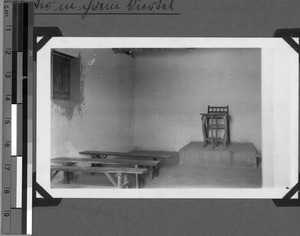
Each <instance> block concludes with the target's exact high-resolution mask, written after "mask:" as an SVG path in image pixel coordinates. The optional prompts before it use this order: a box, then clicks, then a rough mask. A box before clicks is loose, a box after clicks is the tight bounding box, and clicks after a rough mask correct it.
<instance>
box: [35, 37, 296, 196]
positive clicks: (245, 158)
mask: <svg viewBox="0 0 300 236" xmlns="http://www.w3.org/2000/svg"><path fill="white" fill-rule="evenodd" d="M55 40H56V41H55ZM65 40H67V41H68V42H69V41H70V42H71V41H72V39H70V38H69V39H68V38H67V39H64V38H55V39H54V41H55V42H56V43H55V42H54V43H52V44H51V42H50V45H49V46H48V45H46V46H48V47H46V49H45V50H44V52H46V54H45V56H43V57H38V81H44V83H43V84H41V86H43V85H44V84H45V80H47V81H46V84H47V85H50V86H49V89H47V91H46V90H44V89H42V88H41V87H39V84H38V87H37V92H38V97H39V93H40V94H41V96H43V98H44V101H46V102H45V103H43V101H42V100H43V99H39V100H38V102H39V103H40V105H41V107H43V109H38V111H41V112H40V115H39V114H38V118H37V119H38V128H37V132H38V134H41V135H42V136H43V135H45V136H44V137H45V138H42V137H41V139H38V140H41V141H40V146H39V142H38V146H37V150H38V152H39V150H41V152H43V154H44V155H43V160H44V161H43V162H42V163H43V164H42V165H41V166H42V168H41V172H39V164H38V172H37V175H38V178H40V176H41V179H43V178H44V179H45V180H46V181H49V182H48V183H47V186H48V187H49V188H50V189H49V191H50V192H54V193H57V194H58V193H63V194H66V193H69V194H70V195H68V196H70V197H71V195H72V194H73V193H76V197H78V196H80V193H81V191H82V190H85V191H86V190H88V191H90V192H91V193H93V191H99V193H102V195H101V196H107V195H105V193H107V194H109V193H111V192H110V191H112V193H117V194H118V197H119V196H123V194H124V196H126V197H128V196H130V197H147V196H153V197H154V198H156V197H168V196H169V195H170V194H174V193H177V194H178V195H177V196H180V195H181V194H183V196H184V197H187V196H188V197H189V196H190V197H200V198H201V197H202V196H207V195H205V194H204V195H202V194H203V192H205V193H206V194H208V195H209V196H211V197H212V198H214V197H234V196H235V194H236V193H237V192H239V193H240V194H242V195H241V196H247V197H260V196H263V194H264V190H265V189H266V188H274V190H278V189H279V192H280V191H282V190H283V191H284V190H285V189H286V188H290V186H292V185H293V181H296V179H297V173H296V172H297V170H296V169H295V170H294V171H293V165H292V163H293V161H294V160H293V159H292V155H290V159H288V160H285V161H286V162H289V163H291V165H290V166H288V167H290V168H287V169H284V168H282V166H281V165H280V162H281V161H282V159H283V158H282V157H280V154H281V152H282V150H283V148H282V147H283V146H284V145H290V144H291V143H293V142H291V141H290V140H287V137H286V136H288V137H289V138H290V139H291V140H292V139H293V138H294V140H295V141H296V137H292V136H290V135H292V134H293V128H297V121H296V120H293V119H294V117H293V116H292V112H293V111H292V110H291V107H292V106H294V105H296V102H295V101H294V103H295V104H293V102H292V101H291V100H290V96H292V95H293V93H295V91H293V89H294V90H295V88H294V87H293V86H292V84H284V85H282V84H281V83H280V80H278V83H277V84H276V83H274V78H272V79H273V86H274V85H275V86H274V87H273V88H271V87H270V85H271V84H270V83H269V82H268V81H269V79H268V77H267V74H268V73H272V70H273V71H274V70H275V69H274V65H277V64H278V63H279V64H281V63H282V62H281V60H280V58H279V59H278V55H279V56H281V57H282V55H284V56H285V60H284V61H286V64H288V62H289V61H290V60H292V59H293V58H294V56H295V55H294V54H293V53H291V50H289V48H288V47H284V44H283V45H281V44H280V43H279V44H278V43H277V42H276V40H275V42H274V40H273V42H265V41H264V40H262V41H259V40H253V39H252V40H249V39H248V40H247V39H239V40H230V39H228V40H227V41H226V40H225V42H224V40H222V41H223V42H222V41H221V40H218V39H211V40H210V39H205V40H204V39H198V40H197V39H177V40H174V39H172V40H168V39H164V40H160V39H155V38H154V39H151V38H150V39H144V40H143V39H128V38H127V39H123V40H122V39H120V38H119V39H114V40H115V41H114V42H111V41H109V40H107V39H105V40H104V39H101V38H88V39H87V40H88V41H89V42H90V44H87V43H84V44H83V43H82V42H84V38H74V39H73V41H72V42H73V43H71V44H70V43H68V42H66V41H65ZM270 41H271V40H270ZM126 43H127V44H126ZM222 43H223V45H222ZM270 43H273V44H274V45H275V46H273V48H272V44H270ZM120 44H121V45H122V47H120ZM151 44H152V45H153V46H152V45H151ZM66 45H69V46H68V47H65V46H66ZM74 45H76V46H74ZM83 45H89V46H88V48H87V47H83ZM93 45H104V46H102V47H101V46H98V47H93ZM139 45H140V46H139ZM239 45H241V46H239ZM259 45H261V46H259ZM266 45H267V46H266ZM270 45H271V46H270ZM278 47H281V48H280V49H281V50H278ZM283 49H284V50H283ZM270 50H272V51H273V52H274V53H273V55H272V54H271V58H267V56H266V55H265V53H264V52H266V51H268V52H269V51H270ZM276 50H277V51H276ZM278 51H279V52H278ZM276 53H277V54H278V55H277V54H276ZM41 55H43V54H41ZM268 55H269V57H270V53H269V54H268ZM276 56H277V57H276ZM276 60H278V61H276ZM276 63H277V64H276ZM294 64H295V63H294ZM282 66H284V65H282V64H281V65H279V66H277V68H278V70H280V67H282ZM288 66H289V67H291V70H290V75H288V76H290V77H292V76H293V73H296V67H295V68H294V69H293V68H292V67H293V64H288ZM39 72H40V73H39ZM45 75H47V76H45ZM39 76H41V77H39ZM295 79H296V78H295ZM292 82H293V81H292ZM276 86H280V89H285V90H286V91H287V92H288V93H286V94H285V95H283V96H282V95H281V94H280V96H278V95H279V94H276V89H278V88H276ZM282 86H283V87H282ZM296 92H297V91H296ZM277 96H278V97H277ZM278 99H280V102H278ZM274 101H276V104H275V105H274ZM276 106H280V107H276ZM282 108H284V109H286V113H285V114H284V115H282V114H281V113H282V111H283V110H282ZM279 111H280V112H279ZM277 113H280V114H278V115H277ZM274 114H276V116H275V119H274ZM42 117H45V118H46V119H42ZM39 118H40V119H41V120H40V121H39ZM282 121H284V122H285V124H283V123H282ZM39 124H41V126H39ZM274 127H275V130H274ZM44 131H45V132H44ZM270 132H271V133H270ZM264 137H265V138H264ZM273 145H279V146H278V147H277V149H276V148H272V150H270V149H268V146H272V147H273ZM282 145H283V146H282ZM43 147H45V148H46V149H45V148H43ZM40 148H43V150H42V149H40ZM295 148H296V146H290V147H288V148H287V147H286V146H285V148H284V151H285V152H286V150H288V151H289V152H290V153H293V151H295V150H296V149H295ZM276 150H277V153H276V155H278V158H277V159H274V157H275V156H276V155H274V154H271V151H276ZM45 154H47V155H45ZM46 157H47V158H46ZM285 159H286V158H285ZM41 160H42V159H38V163H39V162H40V161H41ZM296 163H297V162H296ZM285 168H286V167H285ZM277 172H281V173H285V174H284V175H281V176H280V179H276V175H277ZM46 188H47V187H46ZM220 189H222V192H219V193H218V190H220ZM250 192H251V193H250ZM269 192H270V191H269ZM253 193H254V194H253ZM271 193H272V191H271ZM77 194H78V195H77ZM188 194H190V195H188ZM256 194H257V195H256ZM274 194H275V193H274ZM86 195H87V194H86V193H85V195H84V196H86ZM72 196H73V195H72ZM74 196H75V195H74ZM91 196H94V197H95V196H98V195H93V194H92V195H91ZM101 196H100V197H101ZM110 196H111V197H114V196H115V195H114V194H113V195H110ZM238 196H239V195H238Z"/></svg>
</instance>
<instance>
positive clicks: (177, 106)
mask: <svg viewBox="0 0 300 236" xmlns="http://www.w3.org/2000/svg"><path fill="white" fill-rule="evenodd" d="M134 66H135V70H134V72H135V74H134V75H135V146H136V148H138V149H146V150H167V151H178V150H179V149H180V148H182V147H183V146H185V145H186V144H188V143H189V142H191V141H202V140H203V136H202V128H201V116H200V113H206V112H207V106H208V105H216V106H223V105H229V109H230V115H231V117H232V119H231V127H230V128H231V141H232V142H250V143H253V144H254V146H255V148H256V149H257V150H258V151H261V51H260V49H187V50H178V51H172V52H170V51H165V52H156V53H153V52H149V53H147V54H138V55H136V57H135V65H134Z"/></svg>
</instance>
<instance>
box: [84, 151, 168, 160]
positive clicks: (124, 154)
mask: <svg viewBox="0 0 300 236" xmlns="http://www.w3.org/2000/svg"><path fill="white" fill-rule="evenodd" d="M79 154H83V155H107V156H116V157H141V158H157V159H169V158H171V157H172V156H171V155H170V154H157V153H151V152H149V153H148V152H143V153H138V152H137V153H131V152H105V151H82V152H79Z"/></svg>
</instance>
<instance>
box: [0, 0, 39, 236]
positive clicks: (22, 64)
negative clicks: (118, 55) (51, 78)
mask: <svg viewBox="0 0 300 236" xmlns="http://www.w3.org/2000/svg"><path fill="white" fill-rule="evenodd" d="M29 6H30V7H31V8H32V4H31V3H28V2H17V1H4V5H3V8H4V9H3V13H4V14H3V15H4V21H3V23H4V25H3V27H4V28H3V29H4V38H3V39H4V40H3V50H4V52H3V121H4V123H3V125H2V126H3V132H2V133H3V141H2V142H3V143H2V145H3V148H2V150H3V151H2V233H3V234H31V220H32V183H31V182H32V177H31V176H32V173H30V172H31V171H32V151H30V155H31V157H30V164H29V162H28V160H29V158H28V140H29V137H31V136H32V120H31V126H30V128H31V130H29V129H28V111H29V109H28V104H27V103H28V91H27V89H28V88H29V87H28V82H29V81H30V80H28V68H30V70H31V72H32V63H33V62H32V63H31V64H30V63H29V62H30V60H32V56H31V57H30V56H29V54H28V49H29V48H32V45H30V43H32V40H28V38H30V37H33V34H32V17H31V18H30V30H29V28H28V27H29V20H28V19H29V15H28V11H29V8H30V7H29ZM30 11H31V14H32V10H31V9H30ZM28 31H30V33H31V35H29V34H28ZM29 64H30V65H29ZM31 80H32V73H31ZM30 86H32V81H31V83H30ZM30 106H33V104H32V103H31V104H30ZM30 111H31V110H30ZM28 131H30V132H29V133H30V135H29V134H28ZM31 146H32V145H31ZM28 189H29V190H28Z"/></svg>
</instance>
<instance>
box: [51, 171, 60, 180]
mask: <svg viewBox="0 0 300 236" xmlns="http://www.w3.org/2000/svg"><path fill="white" fill-rule="evenodd" d="M58 172H59V171H51V180H52V179H53V178H54V177H55V176H56V175H57V174H58Z"/></svg>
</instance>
